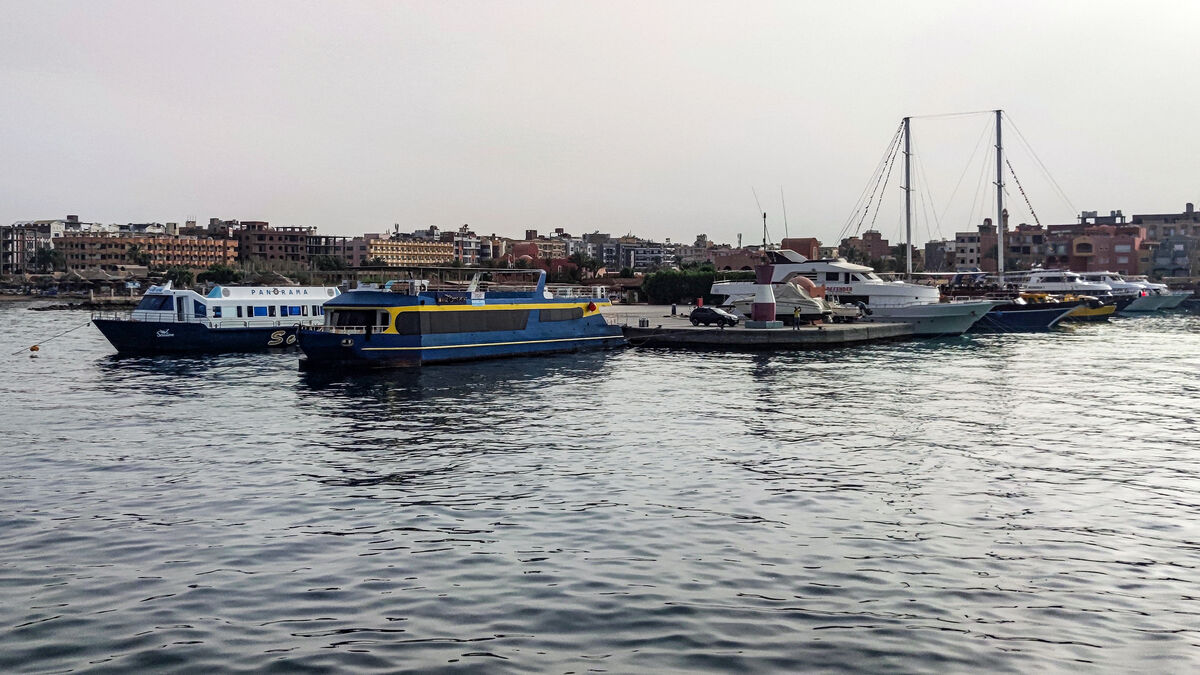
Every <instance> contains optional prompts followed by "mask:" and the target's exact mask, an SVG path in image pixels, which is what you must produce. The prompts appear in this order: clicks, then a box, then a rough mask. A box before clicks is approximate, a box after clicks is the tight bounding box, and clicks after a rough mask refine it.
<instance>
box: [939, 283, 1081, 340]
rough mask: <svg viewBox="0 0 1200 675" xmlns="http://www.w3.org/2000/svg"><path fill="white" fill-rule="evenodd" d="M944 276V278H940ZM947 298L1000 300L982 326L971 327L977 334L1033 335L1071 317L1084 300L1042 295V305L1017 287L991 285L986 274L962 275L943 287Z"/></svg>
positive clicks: (982, 322) (981, 320)
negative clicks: (1027, 296) (1031, 299)
mask: <svg viewBox="0 0 1200 675" xmlns="http://www.w3.org/2000/svg"><path fill="white" fill-rule="evenodd" d="M938 276H940V275H938ZM939 289H940V290H941V292H942V294H943V295H947V296H950V297H953V298H981V299H985V300H1000V301H1002V302H1003V304H1000V305H996V306H995V307H993V308H992V309H991V310H990V311H989V312H988V313H987V314H985V315H984V316H983V318H982V319H980V320H979V321H978V322H976V323H975V324H974V325H973V326H971V329H970V330H971V332H973V333H1033V332H1039V331H1047V330H1050V329H1051V328H1053V327H1054V326H1056V325H1057V324H1058V323H1059V322H1060V321H1062V320H1063V319H1064V318H1066V317H1067V316H1068V315H1070V314H1071V312H1073V311H1074V310H1075V309H1076V308H1077V307H1078V306H1079V305H1081V304H1083V301H1082V300H1078V299H1074V298H1072V299H1070V300H1066V299H1064V298H1059V297H1057V296H1048V295H1046V294H1042V295H1041V297H1040V298H1039V300H1038V302H1036V303H1035V302H1029V301H1028V300H1027V299H1026V298H1025V297H1023V296H1022V294H1021V293H1020V291H1019V290H1017V288H1016V286H1015V285H1013V284H1007V285H1004V286H1001V285H1000V284H998V283H989V282H988V279H987V275H986V274H984V273H983V272H958V273H955V274H953V275H952V276H951V278H950V280H949V282H947V283H946V284H945V285H943V286H940V287H939Z"/></svg>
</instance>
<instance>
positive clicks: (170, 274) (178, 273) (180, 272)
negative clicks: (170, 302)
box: [163, 266, 194, 288]
mask: <svg viewBox="0 0 1200 675" xmlns="http://www.w3.org/2000/svg"><path fill="white" fill-rule="evenodd" d="M193 279H194V275H193V274H192V271H191V270H190V269H188V268H186V267H178V266H176V267H168V268H167V273H166V274H165V275H163V281H170V282H171V283H173V284H174V285H175V288H188V287H190V286H191V285H192V281H193Z"/></svg>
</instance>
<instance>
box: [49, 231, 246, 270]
mask: <svg viewBox="0 0 1200 675" xmlns="http://www.w3.org/2000/svg"><path fill="white" fill-rule="evenodd" d="M134 247H136V248H134ZM54 248H56V249H58V250H60V251H62V252H63V254H64V255H65V256H66V257H67V267H69V268H71V269H79V268H84V267H105V266H109V265H132V264H140V263H138V262H137V261H135V260H134V259H133V257H134V254H135V253H137V252H138V251H140V252H142V253H145V254H146V255H147V256H148V257H149V266H150V267H174V266H179V267H190V268H193V269H203V268H207V267H209V266H210V265H216V264H222V265H229V264H232V263H233V262H235V261H236V260H237V254H238V242H237V240H236V239H209V238H206V237H172V236H168V235H136V234H134V235H131V234H118V233H90V234H83V233H79V234H76V233H71V232H68V233H66V234H64V235H63V236H61V237H59V238H57V239H55V240H54Z"/></svg>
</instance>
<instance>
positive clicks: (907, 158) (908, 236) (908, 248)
mask: <svg viewBox="0 0 1200 675" xmlns="http://www.w3.org/2000/svg"><path fill="white" fill-rule="evenodd" d="M911 126H912V118H911V117H905V118H904V273H905V276H906V277H907V279H908V281H912V273H913V265H912V133H911V128H910V127H911Z"/></svg>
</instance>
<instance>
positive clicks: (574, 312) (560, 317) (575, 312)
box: [539, 307, 583, 321]
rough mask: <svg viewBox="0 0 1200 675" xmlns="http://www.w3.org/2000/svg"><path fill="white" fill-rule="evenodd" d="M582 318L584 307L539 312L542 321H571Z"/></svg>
mask: <svg viewBox="0 0 1200 675" xmlns="http://www.w3.org/2000/svg"><path fill="white" fill-rule="evenodd" d="M582 318H583V308H582V307H568V308H566V309H543V310H541V311H540V312H539V320H540V321H570V320H572V319H582Z"/></svg>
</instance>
